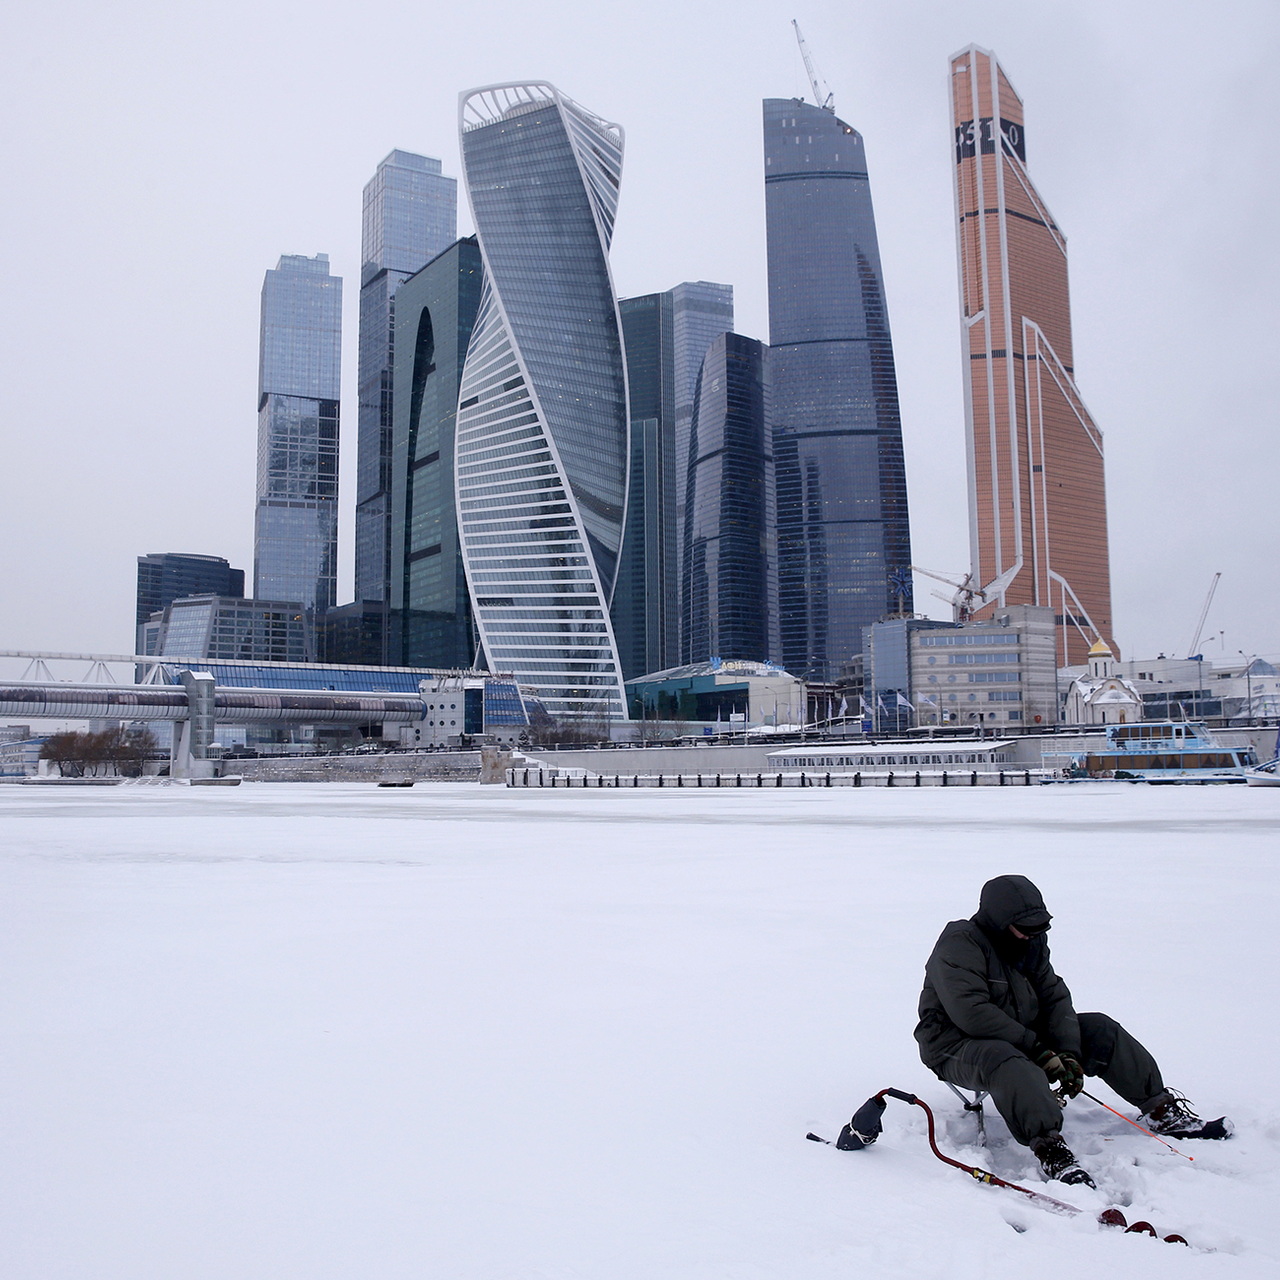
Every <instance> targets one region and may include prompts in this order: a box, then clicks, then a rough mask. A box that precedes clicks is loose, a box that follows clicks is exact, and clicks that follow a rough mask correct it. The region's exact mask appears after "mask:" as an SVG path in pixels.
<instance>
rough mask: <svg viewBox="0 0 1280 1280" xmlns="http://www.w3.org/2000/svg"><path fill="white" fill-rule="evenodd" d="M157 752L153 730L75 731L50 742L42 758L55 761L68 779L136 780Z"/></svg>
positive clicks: (55, 735) (54, 735) (46, 742)
mask: <svg viewBox="0 0 1280 1280" xmlns="http://www.w3.org/2000/svg"><path fill="white" fill-rule="evenodd" d="M155 750H156V740H155V736H154V735H153V734H152V733H151V731H150V730H149V729H141V730H129V729H120V728H116V729H103V730H102V731H101V732H100V733H88V732H86V733H78V732H75V731H74V730H71V731H68V732H65V733H55V734H53V735H52V736H50V737H49V738H48V739H46V741H45V743H44V745H43V746H42V747H41V748H40V759H41V760H51V761H53V763H54V764H56V765H57V766H58V771H59V773H61V774H62V776H63V777H64V778H96V777H113V776H114V777H124V778H136V777H138V776H139V774H141V773H142V766H143V764H144V763H145V762H146V761H147V760H149V759H150V758H151V757H152V755H154V754H155Z"/></svg>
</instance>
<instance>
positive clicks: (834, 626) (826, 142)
mask: <svg viewBox="0 0 1280 1280" xmlns="http://www.w3.org/2000/svg"><path fill="white" fill-rule="evenodd" d="M764 155H765V177H764V182H765V187H764V190H765V217H766V224H767V231H768V250H769V342H770V344H771V346H772V348H773V350H772V354H771V362H772V368H773V402H772V407H773V458H774V465H775V468H776V472H777V489H778V612H779V624H780V627H781V633H782V650H781V655H780V656H781V658H782V661H783V664H784V665H785V666H786V668H787V670H788V671H790V672H792V673H793V674H795V675H798V676H807V677H808V678H810V679H817V680H830V679H834V678H835V677H836V676H837V675H838V674H839V672H840V667H841V665H842V664H843V663H846V662H848V661H849V659H850V658H852V657H853V656H854V655H855V654H858V653H860V652H861V651H862V629H863V627H865V626H868V625H869V624H871V623H873V622H875V621H876V620H877V619H879V618H882V617H883V616H884V615H885V614H888V613H895V612H898V610H899V602H898V599H897V595H898V591H899V589H900V585H903V586H905V592H904V599H903V601H902V607H905V608H906V609H908V610H909V609H910V608H911V587H910V583H911V575H910V572H909V571H908V567H909V565H910V563H911V538H910V533H909V531H908V527H907V479H906V469H905V466H904V463H903V456H902V427H901V423H900V421H899V414H898V383H897V377H896V374H895V372H894V363H893V343H892V341H891V339H890V336H889V315H888V310H887V308H886V306H885V297H884V284H883V280H882V278H881V271H880V249H879V245H878V243H877V240H876V224H875V215H874V213H873V211H872V207H871V186H870V183H869V181H868V177H867V159H866V152H865V150H864V148H863V143H862V136H861V135H860V134H859V133H858V132H857V130H855V129H854V127H853V126H852V125H850V124H846V123H845V122H844V121H843V120H841V119H840V118H839V117H838V116H836V115H835V114H834V112H832V111H830V110H827V109H826V108H823V107H815V106H813V105H812V104H810V103H806V102H801V101H798V100H796V99H783V98H770V99H767V100H766V101H765V104H764Z"/></svg>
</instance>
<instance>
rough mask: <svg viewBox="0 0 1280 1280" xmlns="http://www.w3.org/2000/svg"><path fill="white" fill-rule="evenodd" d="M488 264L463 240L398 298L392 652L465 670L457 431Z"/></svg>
mask: <svg viewBox="0 0 1280 1280" xmlns="http://www.w3.org/2000/svg"><path fill="white" fill-rule="evenodd" d="M482 276H483V267H482V265H481V261H480V247H479V245H478V244H477V243H476V240H475V237H474V236H473V237H470V238H468V239H466V240H459V241H458V242H457V243H456V244H454V245H452V246H451V247H450V248H448V249H446V250H445V252H443V253H442V254H440V255H439V256H438V257H437V258H435V259H433V260H432V261H431V262H430V263H429V264H428V265H427V266H425V267H423V268H422V270H421V271H419V272H418V273H417V274H416V275H414V276H411V277H410V278H409V279H408V280H406V281H405V282H404V283H403V284H402V285H401V286H400V288H399V290H398V291H397V293H396V345H395V353H396V354H395V373H394V388H395V401H394V403H395V412H394V417H393V427H394V430H393V433H392V448H391V490H390V497H391V547H392V563H393V564H394V566H395V572H394V573H393V574H392V577H391V594H390V606H391V608H390V622H391V630H392V637H391V644H390V646H389V652H390V656H391V658H392V660H393V661H396V662H400V663H404V664H405V665H406V666H412V665H413V664H415V663H417V664H421V665H423V666H428V667H469V666H471V664H472V662H473V661H474V659H475V651H476V638H475V629H474V626H473V624H472V620H471V600H470V597H469V595H468V594H467V583H466V573H465V570H464V568H463V563H462V546H461V543H460V541H459V538H458V513H457V503H456V501H455V499H454V485H453V479H454V457H453V455H454V430H455V424H456V420H457V413H458V388H459V387H460V386H461V383H462V366H463V361H464V360H465V358H466V353H467V344H468V343H469V342H470V341H471V330H472V327H473V326H474V324H475V319H476V308H477V307H478V306H479V304H480V282H481V278H482Z"/></svg>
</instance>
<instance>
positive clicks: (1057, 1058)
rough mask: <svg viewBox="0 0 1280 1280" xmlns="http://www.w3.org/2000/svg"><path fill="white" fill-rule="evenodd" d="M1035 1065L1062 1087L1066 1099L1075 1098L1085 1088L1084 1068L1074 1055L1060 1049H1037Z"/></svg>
mask: <svg viewBox="0 0 1280 1280" xmlns="http://www.w3.org/2000/svg"><path fill="white" fill-rule="evenodd" d="M1035 1064H1036V1066H1037V1067H1039V1068H1040V1070H1041V1071H1043V1072H1044V1073H1045V1075H1047V1076H1048V1077H1049V1079H1050V1081H1051V1082H1052V1083H1053V1084H1056V1085H1060V1086H1061V1087H1062V1093H1063V1096H1064V1097H1067V1098H1074V1097H1076V1095H1077V1094H1079V1092H1080V1090H1081V1089H1083V1088H1084V1068H1083V1067H1082V1066H1081V1065H1080V1063H1079V1061H1078V1060H1077V1059H1076V1057H1075V1055H1074V1054H1071V1053H1067V1052H1065V1051H1064V1050H1060V1049H1046V1048H1043V1047H1040V1048H1038V1049H1037V1052H1036V1057H1035Z"/></svg>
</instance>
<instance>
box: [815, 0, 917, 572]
mask: <svg viewBox="0 0 1280 1280" xmlns="http://www.w3.org/2000/svg"><path fill="white" fill-rule="evenodd" d="M791 25H792V26H793V27H795V29H796V41H797V43H798V44H799V45H800V56H801V57H802V58H803V59H804V69H805V70H806V71H807V72H808V73H809V83H810V84H811V85H812V86H813V100H814V102H816V103H817V104H818V106H820V107H821V108H822V109H823V111H830V112H831V114H832V115H835V113H836V95H835V94H834V93H832V92H831V90H830V89H829V88H827V82H826V81H825V80H823V79H822V77H821V76H819V75H818V68H817V67H815V66H814V65H813V58H812V57H811V56H810V53H809V46H808V45H807V44H805V42H804V36H803V35H801V34H800V24H799V23H798V22H797V21H796V20H795V19H794V18H792V19H791ZM922 572H923V570H922Z"/></svg>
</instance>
